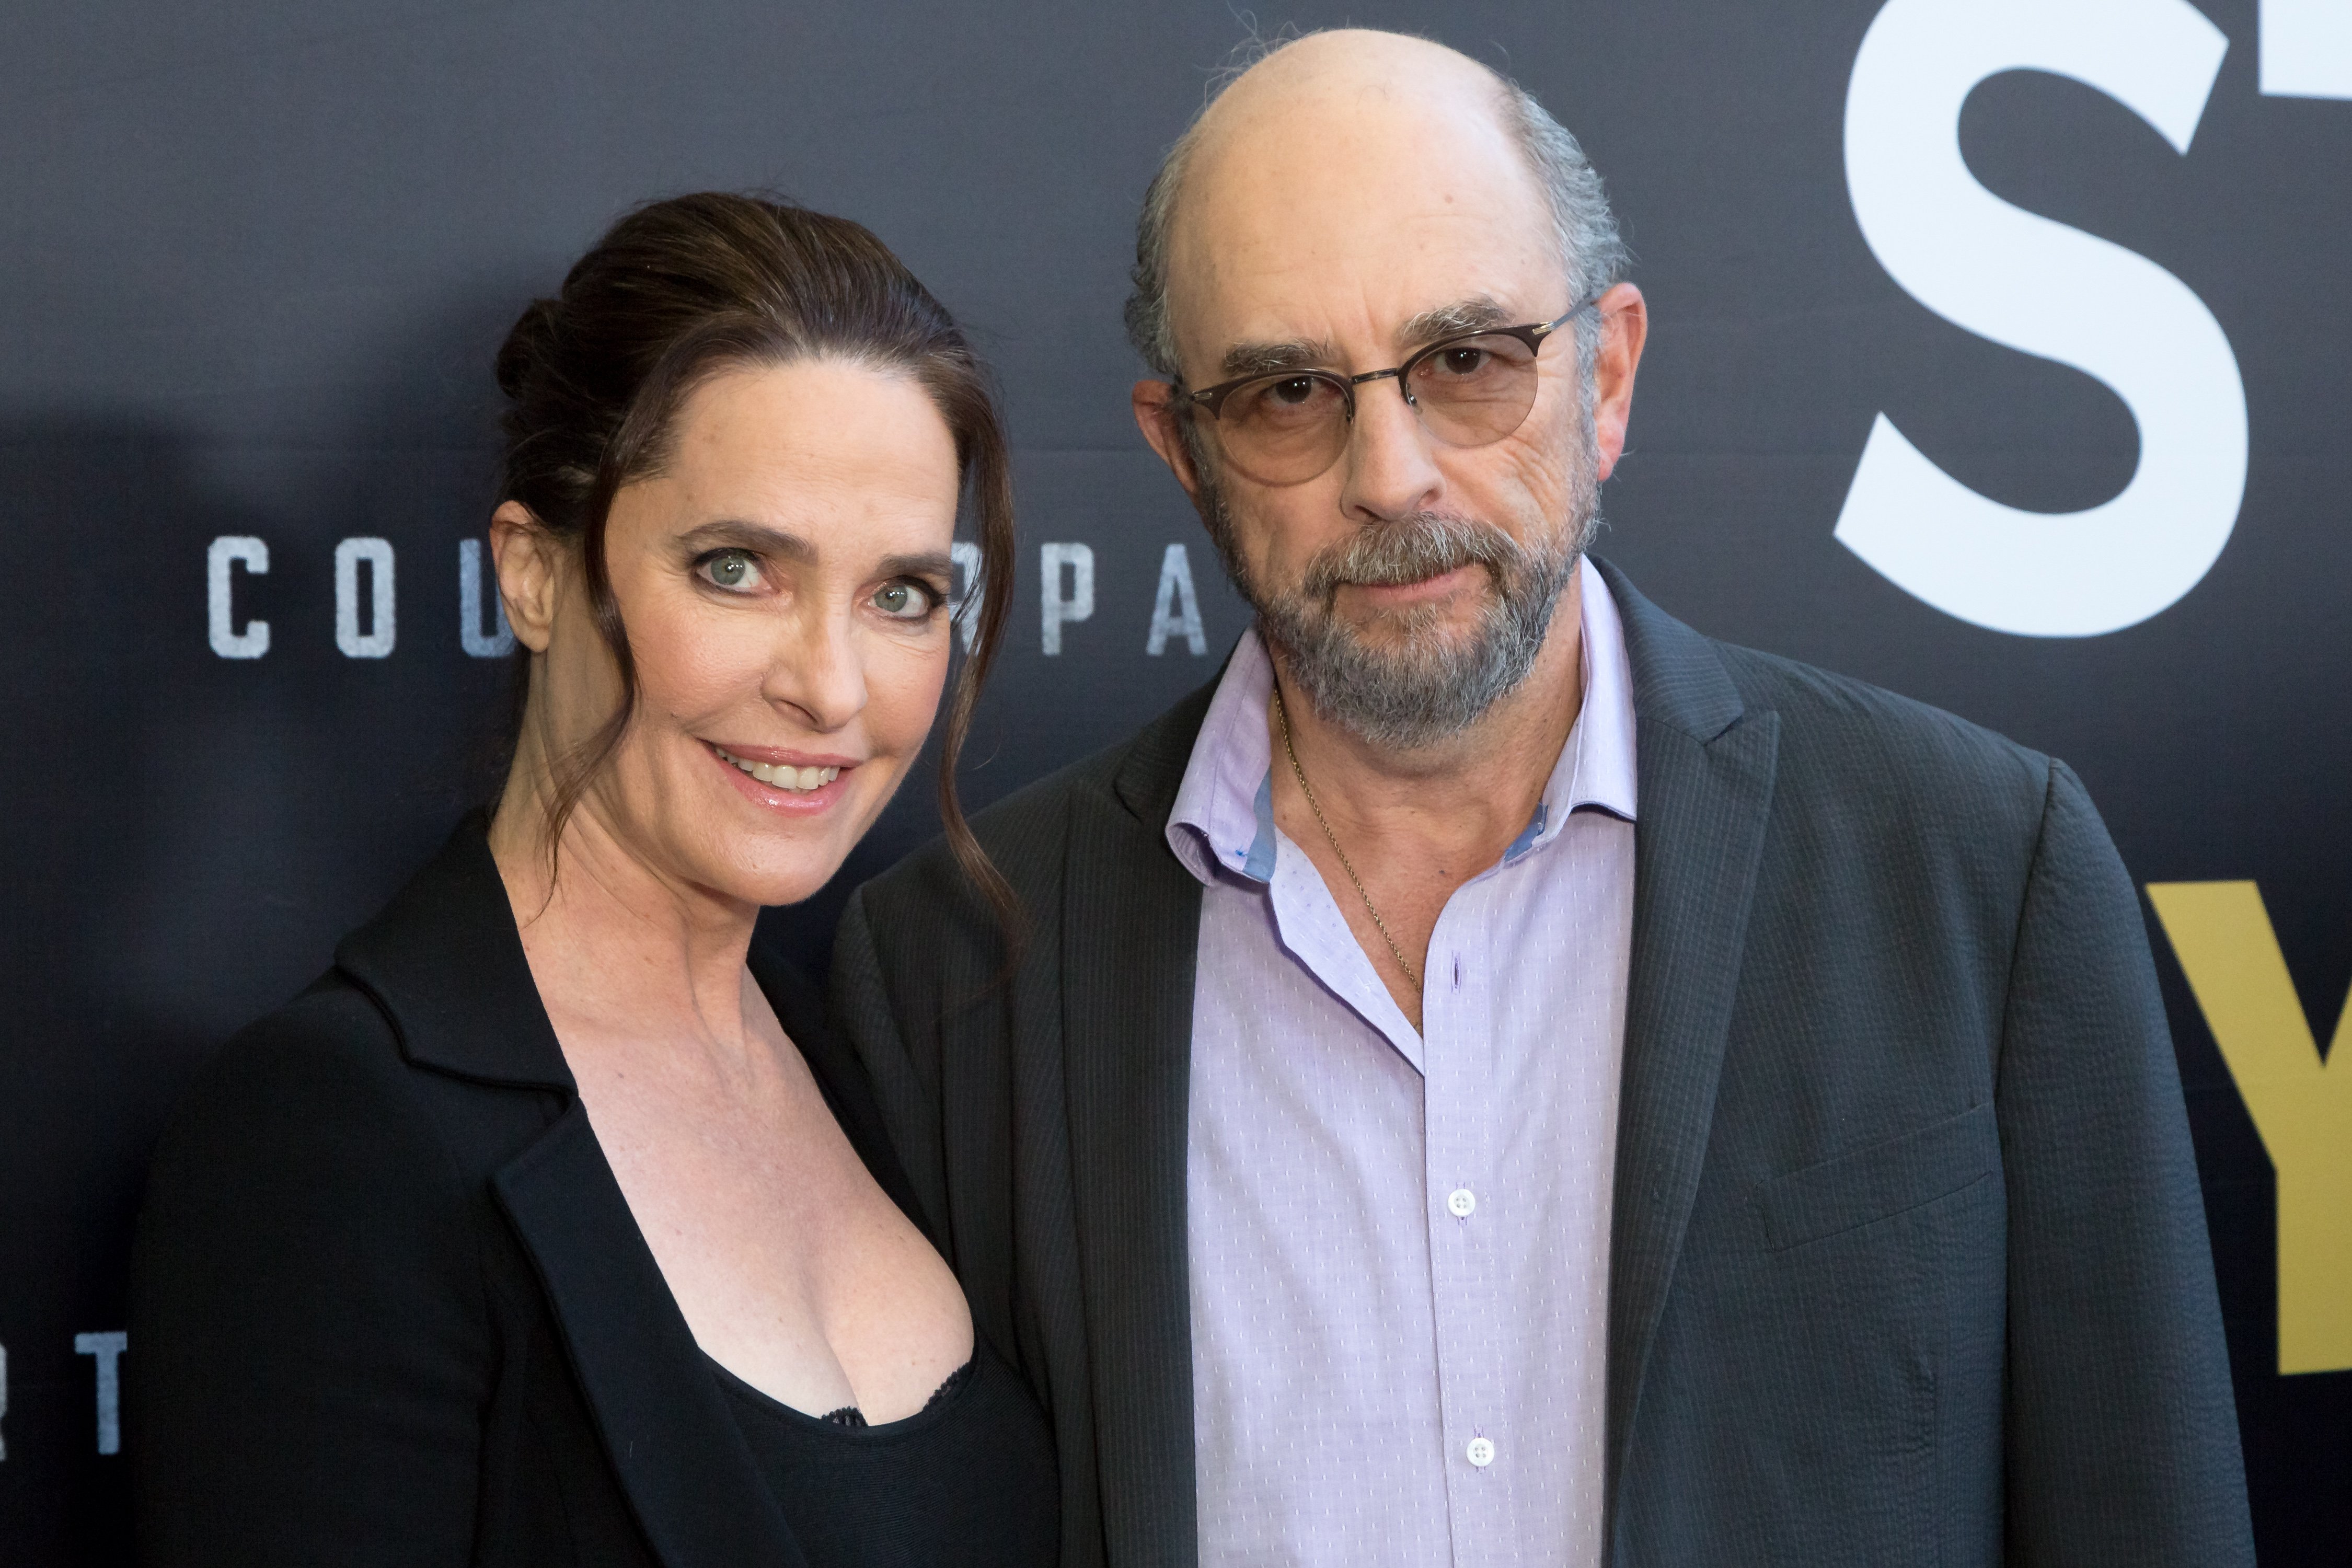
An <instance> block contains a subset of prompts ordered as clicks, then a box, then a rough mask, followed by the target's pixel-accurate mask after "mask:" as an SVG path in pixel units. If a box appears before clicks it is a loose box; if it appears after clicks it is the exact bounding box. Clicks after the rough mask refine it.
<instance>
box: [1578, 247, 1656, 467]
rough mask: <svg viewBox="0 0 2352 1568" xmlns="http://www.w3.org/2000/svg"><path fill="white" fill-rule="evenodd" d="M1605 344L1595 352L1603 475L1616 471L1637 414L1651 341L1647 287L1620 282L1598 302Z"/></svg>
mask: <svg viewBox="0 0 2352 1568" xmlns="http://www.w3.org/2000/svg"><path fill="white" fill-rule="evenodd" d="M1598 303H1599V305H1600V307H1601V347H1600V350H1599V352H1598V353H1595V354H1594V355H1593V356H1592V434H1593V438H1594V440H1595V441H1596V442H1597V443H1598V444H1599V446H1600V447H1601V472H1600V474H1599V475H1598V476H1597V477H1598V478H1600V479H1607V478H1608V477H1609V476H1610V475H1611V474H1612V473H1613V472H1615V471H1616V468H1617V459H1618V458H1621V457H1622V456H1624V453H1625V426H1627V425H1628V424H1629V423H1631V421H1632V420H1633V373H1634V372H1635V371H1636V370H1638V369H1640V368H1641V364H1642V345H1643V344H1644V343H1646V342H1649V340H1650V307H1649V304H1648V302H1647V301H1646V300H1643V298H1642V291H1641V290H1640V289H1636V288H1634V287H1633V285H1632V284H1631V283H1620V284H1618V285H1617V286H1616V287H1615V288H1613V289H1610V290H1609V291H1608V292H1607V293H1605V294H1603V295H1601V298H1600V300H1599V301H1598Z"/></svg>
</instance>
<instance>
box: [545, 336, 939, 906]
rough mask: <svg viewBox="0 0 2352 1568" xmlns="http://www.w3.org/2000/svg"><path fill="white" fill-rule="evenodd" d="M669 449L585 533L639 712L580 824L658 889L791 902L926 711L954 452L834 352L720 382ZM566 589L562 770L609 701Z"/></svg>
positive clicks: (685, 415) (891, 387)
mask: <svg viewBox="0 0 2352 1568" xmlns="http://www.w3.org/2000/svg"><path fill="white" fill-rule="evenodd" d="M672 436H673V438H672V442H671V446H672V452H671V455H670V458H669V459H668V461H667V463H666V464H664V466H663V468H662V469H661V471H660V472H659V473H657V474H655V475H653V476H650V477H648V478H646V479H640V480H637V481H635V482H633V483H631V484H629V485H627V486H626V487H625V488H624V489H622V490H621V492H620V493H619V495H618V496H617V497H615V498H614V503H613V510H612V517H611V521H610V522H609V523H608V525H607V528H606V531H605V560H606V563H607V565H608V568H609V571H610V574H611V579H612V585H613V596H614V601H615V602H616V603H617V605H619V608H620V612H621V618H622V621H623V623H624V624H625V626H626V627H627V628H628V637H629V646H630V647H631V649H632V650H633V652H634V653H635V658H636V667H637V704H636V714H635V721H634V722H633V723H632V725H631V727H630V729H629V731H628V733H627V735H626V737H625V739H624V741H623V742H622V743H621V745H620V747H619V749H618V750H617V751H616V752H614V756H613V758H612V761H611V763H609V764H608V765H607V766H606V767H605V768H604V770H603V771H602V772H601V773H599V774H598V775H597V777H596V779H595V782H594V783H593V784H592V785H591V787H590V790H589V792H588V794H587V795H586V796H585V797H584V798H583V801H582V805H581V812H582V813H583V815H589V816H593V819H594V825H595V826H598V827H601V828H602V829H604V831H607V832H609V833H610V834H611V835H612V836H613V837H614V839H615V840H617V841H618V843H619V845H620V847H623V848H624V849H625V850H627V851H628V852H630V853H631V854H632V855H633V856H634V857H635V858H637V859H639V860H641V861H642V862H644V863H645V864H646V867H647V868H649V869H651V870H653V871H654V872H655V873H656V875H659V876H661V877H663V878H664V879H667V880H671V881H673V882H678V883H683V884H686V885H689V886H692V887H695V888H698V889H704V890H707V891H709V892H712V893H716V894H718V895H719V896H721V897H723V898H728V899H731V900H741V901H744V902H747V903H753V904H784V903H793V902H796V901H798V900H802V899H804V898H807V897H808V896H809V895H811V894H813V893H814V892H815V891H816V890H817V889H819V888H821V887H823V886H824V883H825V882H826V880H827V879H830V878H831V877H832V875H833V874H834V872H835V870H837V869H839V868H840V866H841V863H842V861H843V860H844V859H845V858H847V856H848V854H849V851H850V849H851V848H852V847H854V846H855V845H856V842H857V840H858V839H859V838H860V837H863V836H864V834H865V833H866V829H867V828H869V827H871V826H873V824H874V819H875V818H876V817H877V816H879V815H880V814H881V811H882V807H883V806H884V805H886V804H887V802H888V801H889V799H890V796H891V795H892V794H893V793H895V792H896V791H897V789H898V785H899V784H900V783H901V782H902V781H903V780H904V779H905V777H906V775H907V770H908V768H909V767H910V766H912V765H913V763H914V761H915V758H916V755H917V753H918V752H919V751H920V750H921V748H922V744H923V740H924V737H925V736H926V735H927V734H928V733H929V730H930V726H931V719H932V716H933V714H934V713H935V712H936V711H937V710H938V708H939V701H940V689H941V687H942V686H943V685H944V683H945V681H946V679H947V669H948V648H949V641H950V622H949V617H948V613H947V608H946V605H947V596H948V594H949V591H950V581H951V579H950V553H949V546H950V542H951V541H952V539H953V537H954V532H955V516H956V501H957V496H958V492H959V489H960V476H959V474H958V471H957V467H956V453H955V443H954V439H953V437H951V436H950V433H949V431H948V427H947V424H946V422H945V421H944V420H943V419H942V418H941V417H940V414H939V411H938V409H937V408H936V407H935V406H934V405H933V404H932V402H931V400H930V398H929V395H927V394H926V393H925V392H924V391H923V389H922V388H921V387H920V386H919V385H918V384H915V383H914V382H913V381H911V380H909V379H908V378H906V377H905V376H902V375H897V374H887V373H884V372H880V371H876V370H873V369H869V368H866V367H864V366H859V365H855V364H850V363H843V362H841V361H836V360H810V361H802V362H799V363H793V364H788V365H782V366H762V367H758V368H752V369H744V370H738V371H730V372H728V373H726V374H721V375H719V376H718V377H716V378H714V379H712V380H710V381H709V382H707V383H705V384H703V385H702V386H701V387H700V388H698V390H697V391H696V392H695V393H694V394H693V395H692V396H691V397H690V398H689V399H688V402H687V403H686V405H685V406H684V407H683V408H682V409H681V410H680V412H679V414H678V416H677V423H676V426H675V428H674V430H673V433H672ZM564 577H565V581H564V583H563V584H562V588H561V590H560V591H559V593H558V594H557V595H556V596H555V601H554V603H555V611H554V614H553V616H551V620H550V622H549V625H548V628H547V630H548V646H547V648H546V655H547V658H546V664H545V667H544V674H545V677H546V679H545V682H544V684H543V686H542V688H541V696H542V698H543V699H544V701H545V704H546V710H547V711H546V719H547V721H548V723H549V727H550V731H551V733H550V734H549V739H550V740H551V741H552V742H554V743H555V744H554V746H553V747H552V748H551V751H553V752H555V754H559V755H560V754H561V751H562V748H563V747H565V746H567V745H571V744H576V743H578V742H579V741H581V740H583V739H584V738H585V737H587V736H588V735H590V734H591V733H593V731H594V729H595V727H596V726H597V725H598V724H599V723H601V722H602V721H604V717H605V716H606V715H607V714H609V713H610V712H611V711H612V710H613V707H614V703H615V702H616V701H617V700H618V699H619V696H620V683H619V679H618V676H617V673H616V671H615V670H614V668H613V663H612V660H611V658H610V656H609V655H608V654H607V652H606V651H605V648H604V643H603V639H602V638H601V637H599V635H598V633H597V630H596V627H595V626H594V625H593V616H592V614H591V612H590V609H589V605H588V601H587V595H586V594H585V592H584V591H583V588H582V585H581V584H580V582H579V574H578V573H577V571H576V570H573V571H571V572H568V573H566V574H564ZM520 629H521V628H520V626H519V627H518V631H519V632H520Z"/></svg>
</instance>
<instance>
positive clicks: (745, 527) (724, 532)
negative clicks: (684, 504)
mask: <svg viewBox="0 0 2352 1568" xmlns="http://www.w3.org/2000/svg"><path fill="white" fill-rule="evenodd" d="M677 542H678V544H679V546H680V547H681V548H683V549H685V550H688V551H689V552H696V553H699V552H702V551H705V550H749V551H751V552H753V553H754V554H758V555H768V556H772V557H774V558H775V559H777V560H779V561H791V562H795V563H801V564H806V563H810V562H813V561H814V560H815V559H816V546H815V545H814V544H811V543H810V542H808V541H807V540H805V539H803V538H802V537H801V536H800V535H799V534H797V533H787V532H785V531H783V530H782V529H781V528H771V527H769V526H768V525H767V524H766V523H763V522H746V521H743V520H742V519H740V518H734V517H722V518H718V519H716V520H714V521H709V522H706V523H704V524H702V525H701V526H700V527H698V528H690V529H688V530H687V531H685V532H684V533H681V534H679V535H678V536H677Z"/></svg>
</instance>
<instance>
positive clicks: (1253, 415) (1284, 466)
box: [1217, 334, 1536, 484]
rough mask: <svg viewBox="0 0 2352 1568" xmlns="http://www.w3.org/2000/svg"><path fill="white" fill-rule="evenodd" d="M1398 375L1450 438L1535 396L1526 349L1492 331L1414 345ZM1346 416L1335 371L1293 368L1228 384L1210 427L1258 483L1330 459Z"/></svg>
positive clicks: (1486, 434) (1341, 440)
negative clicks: (1416, 349) (1417, 350)
mask: <svg viewBox="0 0 2352 1568" xmlns="http://www.w3.org/2000/svg"><path fill="white" fill-rule="evenodd" d="M1403 381H1404V390H1405V392H1406V395H1408V396H1409V397H1410V398H1411V399H1412V405H1413V406H1414V408H1415V409H1416V410H1418V411H1419V413H1420V415H1421V421H1422V424H1423V426H1426V427H1427V429H1428V430H1429V433H1430V434H1431V435H1433V436H1434V437H1437V438H1438V439H1439V440H1441V441H1443V442H1444V443H1445V444H1446V445H1448V446H1450V447H1483V446H1486V444H1487V443H1489V442H1493V441H1499V440H1501V439H1502V438H1503V437H1506V436H1508V435H1509V434H1510V433H1511V432H1512V431H1514V430H1516V429H1517V428H1518V427H1519V426H1520V424H1521V423H1522V422H1523V421H1525V420H1526V418H1527V416H1528V409H1530V408H1532V407H1534V406H1535V401H1536V356H1535V352H1534V351H1533V350H1531V349H1529V348H1528V345H1527V344H1526V343H1524V342H1520V341H1519V340H1518V339H1517V338H1513V337H1505V336H1502V335H1499V334H1496V335H1494V336H1488V337H1475V338H1457V339H1454V341H1452V342H1446V343H1442V344H1437V345H1434V346H1433V348H1432V349H1431V350H1429V351H1426V352H1424V353H1421V354H1418V355H1416V356H1415V357H1414V358H1413V360H1412V362H1411V363H1409V364H1408V365H1407V366H1406V368H1405V374H1404V377H1403ZM1376 385H1377V384H1375V383H1368V384H1365V385H1363V386H1360V387H1358V388H1356V389H1355V395H1357V396H1359V397H1361V396H1363V395H1366V394H1367V393H1370V392H1372V391H1373V390H1374V389H1375V387H1376ZM1348 423H1349V409H1348V394H1347V393H1346V392H1345V391H1343V390H1342V385H1341V383H1340V380H1339V378H1338V377H1337V376H1334V375H1331V374H1327V373H1314V374H1306V373H1293V374H1284V375H1269V376H1266V377H1265V378H1263V379H1262V380H1258V381H1254V382H1251V383H1249V384H1246V385H1244V386H1238V387H1235V388H1234V390H1233V391H1232V392H1231V393H1230V394H1228V395H1226V397H1225V400H1224V403H1223V406H1222V407H1220V408H1219V409H1218V411H1217V437H1218V440H1219V442H1220V444H1221V445H1222V446H1223V447H1224V451H1225V456H1226V458H1228V459H1229V460H1230V461H1231V462H1232V463H1233V464H1234V467H1236V468H1240V469H1241V470H1242V472H1244V474H1247V475H1248V476H1249V477H1250V478H1252V479H1256V480H1257V481H1258V482H1259V483H1261V484H1299V483H1303V482H1304V481H1306V480H1307V479H1313V478H1315V477H1316V476H1317V475H1318V474H1320V473H1322V472H1323V471H1324V470H1325V469H1326V468H1329V467H1330V466H1331V465H1332V464H1333V463H1335V462H1337V461H1339V454H1340V453H1341V452H1343V451H1345V450H1346V449H1347V447H1348Z"/></svg>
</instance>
